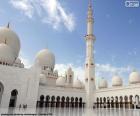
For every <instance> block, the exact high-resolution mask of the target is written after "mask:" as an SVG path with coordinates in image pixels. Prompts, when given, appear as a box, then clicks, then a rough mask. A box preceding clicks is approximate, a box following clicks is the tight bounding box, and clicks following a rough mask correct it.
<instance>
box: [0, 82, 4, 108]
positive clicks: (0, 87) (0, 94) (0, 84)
mask: <svg viewBox="0 0 140 116" xmlns="http://www.w3.org/2000/svg"><path fill="white" fill-rule="evenodd" d="M3 91H4V86H3V84H2V83H1V82H0V106H1V100H2V95H3Z"/></svg>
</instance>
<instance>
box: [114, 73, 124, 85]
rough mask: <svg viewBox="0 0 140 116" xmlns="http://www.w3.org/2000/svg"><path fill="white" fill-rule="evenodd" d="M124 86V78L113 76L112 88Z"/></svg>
mask: <svg viewBox="0 0 140 116" xmlns="http://www.w3.org/2000/svg"><path fill="white" fill-rule="evenodd" d="M122 85H123V81H122V78H121V77H119V76H117V75H116V76H113V78H112V86H122Z"/></svg>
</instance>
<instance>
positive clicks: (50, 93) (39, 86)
mask: <svg viewBox="0 0 140 116" xmlns="http://www.w3.org/2000/svg"><path fill="white" fill-rule="evenodd" d="M93 24H94V18H93V12H92V5H91V3H90V4H89V8H88V17H87V35H86V36H85V40H86V62H85V82H81V81H80V80H78V79H75V81H74V78H75V75H74V71H73V70H72V68H71V67H69V68H68V69H66V72H65V76H59V74H58V72H59V71H58V70H54V68H55V55H54V54H53V53H52V52H51V51H50V50H48V49H43V50H41V51H39V52H38V53H37V55H36V57H35V61H34V64H33V65H32V66H31V68H28V69H27V68H25V67H24V64H23V63H22V61H21V60H20V59H19V52H20V39H19V37H18V35H17V34H16V33H15V32H14V31H13V30H12V29H11V28H10V27H9V24H8V25H7V26H6V27H0V107H1V108H8V107H20V106H23V105H26V106H27V107H30V108H35V107H84V106H85V105H86V106H87V107H88V108H90V107H91V108H92V107H95V108H122V107H125V108H134V107H139V96H140V74H139V72H137V71H133V72H132V73H131V74H130V76H129V84H128V86H123V80H122V78H121V77H119V76H118V75H115V76H114V77H113V78H112V87H110V88H109V87H108V82H107V80H105V79H102V80H100V82H99V84H98V85H99V86H98V87H97V86H96V84H95V62H94V54H93V51H94V50H93V48H94V42H95V36H94V34H93Z"/></svg>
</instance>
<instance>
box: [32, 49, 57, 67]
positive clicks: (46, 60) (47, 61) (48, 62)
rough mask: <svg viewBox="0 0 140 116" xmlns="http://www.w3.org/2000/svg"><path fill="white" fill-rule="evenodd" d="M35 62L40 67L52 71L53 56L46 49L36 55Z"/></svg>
mask: <svg viewBox="0 0 140 116" xmlns="http://www.w3.org/2000/svg"><path fill="white" fill-rule="evenodd" d="M35 62H37V63H38V64H39V65H40V66H41V67H44V66H46V67H48V68H52V69H54V65H55V56H54V54H53V53H52V52H50V51H49V50H48V49H43V50H41V51H39V52H38V53H37V55H36V58H35Z"/></svg>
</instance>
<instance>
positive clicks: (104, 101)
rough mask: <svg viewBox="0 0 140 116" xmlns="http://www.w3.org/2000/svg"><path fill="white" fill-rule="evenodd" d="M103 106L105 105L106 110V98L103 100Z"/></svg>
mask: <svg viewBox="0 0 140 116" xmlns="http://www.w3.org/2000/svg"><path fill="white" fill-rule="evenodd" d="M103 104H104V108H106V98H105V97H104V98H103Z"/></svg>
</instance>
